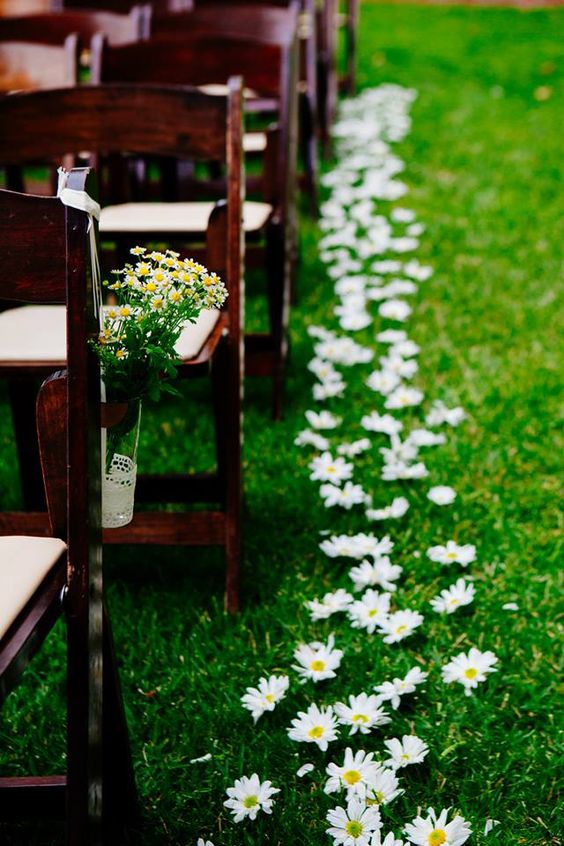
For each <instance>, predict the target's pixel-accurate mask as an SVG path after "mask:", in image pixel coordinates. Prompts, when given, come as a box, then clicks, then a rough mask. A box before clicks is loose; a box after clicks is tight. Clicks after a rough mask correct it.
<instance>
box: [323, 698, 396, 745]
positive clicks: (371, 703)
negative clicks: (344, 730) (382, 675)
mask: <svg viewBox="0 0 564 846" xmlns="http://www.w3.org/2000/svg"><path fill="white" fill-rule="evenodd" d="M335 713H336V714H337V716H338V718H339V723H340V724H341V725H343V726H350V727H351V730H350V732H349V734H350V735H353V734H356V733H357V731H360V733H361V734H368V733H369V732H370V730H371V729H372V728H374V727H375V726H383V725H386V724H387V723H389V722H390V717H389V716H388V715H387V713H386V712H385V711H384V709H383V708H380V701H379V698H378V697H377V696H374V694H366V693H359V695H358V696H353V695H351V696H349V704H348V705H346V704H345V703H344V702H337V703H336V705H335Z"/></svg>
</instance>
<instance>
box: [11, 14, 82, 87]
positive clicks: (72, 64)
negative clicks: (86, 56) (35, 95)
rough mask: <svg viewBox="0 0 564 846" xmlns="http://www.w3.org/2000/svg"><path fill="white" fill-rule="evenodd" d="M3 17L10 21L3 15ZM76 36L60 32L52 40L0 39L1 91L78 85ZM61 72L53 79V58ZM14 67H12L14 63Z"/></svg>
mask: <svg viewBox="0 0 564 846" xmlns="http://www.w3.org/2000/svg"><path fill="white" fill-rule="evenodd" d="M5 20H10V19H9V18H6V19H5ZM78 58H79V56H78V37H77V36H76V34H74V33H71V34H70V35H68V34H67V35H66V36H63V35H61V36H60V38H59V39H58V40H56V41H55V42H54V43H53V42H50V43H48V44H46V43H45V42H41V41H34V40H29V41H28V40H24V39H23V38H20V39H18V40H17V41H16V40H12V39H6V40H4V39H1V38H0V94H1V93H7V92H9V91H14V90H36V89H38V88H47V87H51V88H53V87H60V86H61V85H69V86H72V85H77V84H78V64H79V61H78ZM55 59H58V60H59V63H60V65H61V73H60V74H59V75H58V76H57V78H56V80H53V77H52V74H53V61H54V60H55ZM14 62H16V63H17V67H15V68H14V67H13V63H14Z"/></svg>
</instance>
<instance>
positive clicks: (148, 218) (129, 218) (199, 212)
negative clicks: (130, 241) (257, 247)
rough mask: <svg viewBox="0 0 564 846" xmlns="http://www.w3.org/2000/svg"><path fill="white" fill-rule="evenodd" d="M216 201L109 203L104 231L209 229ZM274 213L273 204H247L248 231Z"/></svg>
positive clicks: (103, 216) (102, 222)
mask: <svg viewBox="0 0 564 846" xmlns="http://www.w3.org/2000/svg"><path fill="white" fill-rule="evenodd" d="M213 207H214V203H213V202H201V203H200V202H195V203H122V204H120V205H116V206H106V208H104V209H102V214H101V215H100V232H101V233H102V234H103V233H108V232H109V233H118V232H131V233H137V232H154V233H159V232H166V233H169V232H205V231H206V229H207V226H208V220H209V218H210V215H211V213H212V209H213ZM271 213H272V206H271V205H270V204H269V203H258V202H254V201H252V200H249V201H247V202H245V204H244V206H243V225H244V227H245V232H257V231H258V230H259V229H262V227H263V226H264V224H265V223H266V221H267V220H268V218H269V217H270V215H271Z"/></svg>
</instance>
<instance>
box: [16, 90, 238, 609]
mask: <svg viewBox="0 0 564 846" xmlns="http://www.w3.org/2000/svg"><path fill="white" fill-rule="evenodd" d="M241 104H242V83H241V80H240V79H235V78H234V79H231V80H230V81H229V94H228V96H227V97H212V96H210V95H206V94H203V93H201V92H200V91H197V90H191V89H187V88H185V87H182V86H167V87H164V86H140V85H107V86H91V87H89V86H84V87H81V88H76V89H72V90H71V89H69V90H59V91H44V92H39V93H37V94H35V93H33V94H27V95H17V94H15V95H13V96H12V97H10V98H4V100H3V101H2V100H0V124H3V125H5V126H6V133H4V135H3V136H2V139H1V140H0V162H1V163H7V164H9V165H11V172H12V171H13V169H14V168H15V166H21V165H24V164H29V163H31V162H34V161H41V160H43V161H45V160H53V159H57V158H59V159H60V158H61V157H62V156H63V155H65V154H69V153H79V152H80V151H81V150H85V149H86V150H90V151H91V152H92V153H94V154H98V153H99V154H104V155H107V154H111V153H114V152H115V153H121V152H122V151H124V150H125V151H127V152H128V153H130V154H132V155H133V156H135V155H141V156H144V155H148V156H150V155H157V156H177V157H184V158H186V157H189V156H191V157H194V158H195V159H202V160H205V161H207V160H208V159H209V158H212V159H213V160H215V161H223V162H225V163H226V167H227V174H228V179H227V185H226V186H225V192H226V198H227V202H224V203H218V204H216V207H215V209H214V211H213V213H212V216H211V218H210V222H209V224H208V231H207V233H206V234H205V240H206V252H205V260H206V261H207V263H208V266H209V267H210V269H213V270H215V271H216V272H218V273H219V275H220V276H221V277H222V278H223V279H224V280H225V281H226V283H227V286H228V289H229V297H228V300H227V307H226V309H225V310H224V312H222V315H221V317H220V319H219V321H218V323H217V324H216V327H215V329H214V330H213V332H212V334H211V335H210V337H209V338H208V340H207V341H206V343H205V344H204V347H203V348H202V349H201V350H200V352H199V353H198V355H197V356H196V357H195V358H194V359H191V360H189V361H185V362H184V363H183V367H182V368H181V375H184V376H200V375H206V374H211V377H212V384H213V386H214V394H215V398H216V399H215V412H216V444H217V447H218V471H217V473H216V474H211V475H204V476H200V477H189V476H186V475H185V474H178V475H176V476H171V475H166V476H151V477H149V478H144V477H143V476H141V477H139V478H138V483H137V491H136V497H137V499H138V501H150V502H177V503H193V502H206V503H209V502H213V503H217V507H216V508H213V509H211V510H206V511H190V512H183V513H179V512H175V513H171V512H164V511H162V512H136V513H135V515H134V518H133V522H132V523H131V524H130V525H129V526H125V527H123V528H120V529H108V530H105V531H104V543H153V544H159V545H160V544H172V545H193V546H200V545H219V546H222V547H223V548H224V549H225V553H226V561H227V577H226V600H227V607H228V608H229V610H230V611H235V610H237V608H238V605H239V564H240V556H241V399H242V379H243V367H244V351H243V336H242V325H243V291H242V282H241V269H242V242H241V218H242V211H241V203H242V195H243V185H242V152H241V143H242V142H241V137H242V117H241V108H242V105H241ZM147 111H149V112H150V113H151V114H154V115H157V114H158V115H159V116H160V121H159V123H158V125H157V124H156V123H155V122H154V121H153V122H152V123H150V124H148V123H147V120H146V114H147ZM39 116H41V124H42V126H43V127H44V131H43V132H42V133H41V134H40V135H38V134H37V133H28V132H26V127H27V126H29V125H30V124H31V125H33V124H34V123H36V122H37V121H38V120H39ZM126 237H127V238H128V239H129V246H132V245H134V244H135V243H136V242H135V241H133V240H132V239H133V238H138V237H139V236H136V235H134V234H130V235H128V236H126ZM167 237H170V239H171V240H173V239H174V241H175V242H176V243H178V242H179V241H180V242H182V241H183V238H182V236H179V233H178V232H176V233H162V232H161V233H159V238H160V240H161V241H162V240H165V239H167ZM143 239H144V240H145V241H150V240H151V236H150V234H147V233H143ZM191 252H192V253H193V254H194V255H195V257H197V258H203V257H202V256H201V255H198V254H197V253H195V252H194V251H192V250H191ZM45 370H46V368H45V364H44V363H42V362H35V363H33V362H12V364H11V365H10V366H6V367H0V376H1V375H4V376H7V377H10V378H11V379H13V380H18V384H17V392H16V391H15V392H14V395H13V399H14V400H15V402H14V403H13V412H14V418H15V428H16V433H17V435H18V436H19V438H20V440H23V442H24V444H27V446H29V441H30V433H29V404H30V401H29V400H27V403H26V400H25V395H24V394H23V393H22V387H23V383H24V382H27V384H28V386H29V377H30V376H34V375H43V374H44V373H45ZM28 396H29V388H28ZM22 397H23V399H22ZM26 421H28V422H27V423H26ZM19 454H20V459H23V458H25V449H20V451H19ZM20 467H21V470H22V475H23V478H24V482H25V479H26V478H27V489H28V492H30V493H31V492H32V490H33V479H34V478H36V471H35V469H34V467H33V465H32V464H31V463H30V464H29V465H28V466H26V465H25V464H24V465H23V466H22V464H21V461H20ZM29 504H30V502H29V500H28V507H29ZM31 504H32V505H33V503H31ZM22 520H24V521H27V523H29V522H30V520H34V521H35V524H36V526H37V532H38V533H41V531H42V530H43V531H45V514H44V513H36V514H35V515H31V516H30V515H25V514H24V515H22V514H20V515H18V514H3V515H0V530H2V528H4V533H6V528H5V527H6V526H8V527H9V529H8V530H10V531H12V530H13V527H14V526H15V525H17V524H18V522H21V521H22ZM42 527H43V529H42Z"/></svg>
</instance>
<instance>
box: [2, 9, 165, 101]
mask: <svg viewBox="0 0 564 846" xmlns="http://www.w3.org/2000/svg"><path fill="white" fill-rule="evenodd" d="M149 22H150V6H148V5H145V6H142V5H139V6H133V8H131V10H130V11H129V12H128V13H127V14H119V13H116V12H107V11H98V10H92V9H88V10H86V9H78V10H76V11H75V10H67V11H59V12H46V13H43V14H35V15H25V16H24V17H18V18H0V42H5V41H32V42H35V43H36V44H52V45H58V44H62V43H63V41H64V40H65V38H66V37H67V36H68V35H70V34H71V33H75V34H76V35H77V36H78V39H79V44H80V47H81V48H86V47H89V46H90V41H91V40H92V37H93V36H94V34H95V33H96V32H103V33H104V35H105V36H106V37H107V39H108V42H109V43H110V44H112V45H118V44H128V43H130V42H132V41H140V40H141V39H143V38H147V37H148V34H149ZM60 86H61V82H59V83H58V84H57V86H56V87H60ZM51 87H53V86H51Z"/></svg>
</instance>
